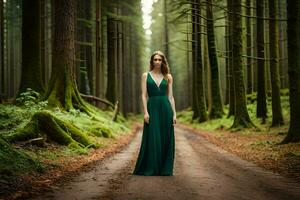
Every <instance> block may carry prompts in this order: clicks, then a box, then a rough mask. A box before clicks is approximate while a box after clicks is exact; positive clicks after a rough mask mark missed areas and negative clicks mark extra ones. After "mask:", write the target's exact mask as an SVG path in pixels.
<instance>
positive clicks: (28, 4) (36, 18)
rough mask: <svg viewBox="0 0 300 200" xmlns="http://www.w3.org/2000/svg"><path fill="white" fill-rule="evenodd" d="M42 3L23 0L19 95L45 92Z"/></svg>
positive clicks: (33, 0)
mask: <svg viewBox="0 0 300 200" xmlns="http://www.w3.org/2000/svg"><path fill="white" fill-rule="evenodd" d="M40 7H41V6H40V1H35V0H23V24H22V75H21V83H20V87H19V93H22V92H24V91H26V88H31V89H33V90H35V91H37V92H44V84H43V81H42V73H41V29H40V17H41V8H40Z"/></svg>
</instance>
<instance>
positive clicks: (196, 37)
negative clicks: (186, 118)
mask: <svg viewBox="0 0 300 200" xmlns="http://www.w3.org/2000/svg"><path fill="white" fill-rule="evenodd" d="M200 15H201V7H200V0H194V1H193V2H192V23H193V24H192V26H193V27H192V29H193V31H192V34H193V39H192V40H193V41H192V51H193V54H192V57H193V58H192V60H193V111H194V114H193V119H196V118H197V119H198V122H203V121H206V120H207V113H206V106H205V98H204V90H203V64H202V52H201V20H200Z"/></svg>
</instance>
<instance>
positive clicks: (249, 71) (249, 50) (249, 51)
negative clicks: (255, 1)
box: [246, 0, 253, 94]
mask: <svg viewBox="0 0 300 200" xmlns="http://www.w3.org/2000/svg"><path fill="white" fill-rule="evenodd" d="M246 6H247V11H246V14H247V15H248V16H251V15H252V12H251V0H246ZM246 20H247V21H246V27H247V56H252V49H253V48H252V28H251V20H252V19H251V18H247V19H246ZM252 63H253V61H252V59H251V58H247V94H251V93H252V92H253V64H252Z"/></svg>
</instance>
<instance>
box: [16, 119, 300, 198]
mask: <svg viewBox="0 0 300 200" xmlns="http://www.w3.org/2000/svg"><path fill="white" fill-rule="evenodd" d="M136 133H137V134H136ZM238 135H239V134H237V132H234V133H230V132H228V133H227V132H226V131H220V132H219V133H217V132H209V131H201V130H196V129H193V128H191V126H186V125H182V124H178V125H176V129H175V139H176V142H175V147H176V150H175V151H176V154H175V163H174V176H170V177H168V176H133V175H132V174H131V173H132V171H133V169H134V165H135V161H136V158H137V155H138V150H139V147H140V142H141V136H142V132H141V129H139V131H138V132H134V131H133V134H131V135H128V136H127V137H126V138H125V139H122V140H121V141H123V142H121V141H119V142H121V143H123V145H121V146H122V147H121V148H115V149H119V150H118V151H116V150H112V151H110V152H111V154H106V155H108V156H103V155H101V154H100V156H99V155H98V154H94V155H93V154H89V156H84V157H82V158H76V160H77V162H78V163H85V164H78V165H77V164H76V165H77V167H75V170H70V168H71V169H72V168H74V166H73V165H74V164H75V163H77V162H76V161H74V160H73V161H72V162H69V164H66V165H65V166H64V167H62V168H60V169H57V170H58V171H57V173H53V175H52V176H54V178H53V177H51V172H50V173H49V174H48V173H47V174H48V175H45V176H44V178H39V179H36V180H31V181H32V182H30V181H29V182H27V183H30V184H31V185H30V186H28V187H27V194H25V193H24V191H23V193H15V194H17V195H16V196H14V198H15V199H17V196H18V197H19V198H22V199H24V198H25V197H26V196H27V197H28V196H31V199H122V200H123V199H172V200H173V199H289V200H291V199H299V198H300V181H299V177H298V176H297V175H299V171H297V170H298V169H299V168H296V170H294V171H293V170H292V171H290V172H289V173H288V174H285V173H281V174H282V175H280V174H278V173H275V172H272V171H270V170H266V169H263V168H262V167H260V166H258V165H259V163H261V162H262V161H261V160H260V159H261V158H262V157H260V156H252V157H253V158H252V157H251V156H250V158H251V159H250V161H251V162H249V161H246V160H244V159H245V158H246V159H248V160H249V157H247V156H246V155H248V154H250V155H251V154H259V153H257V152H248V151H249V150H248V149H249V148H248V147H247V145H245V144H248V143H249V140H246V139H243V138H242V137H243V136H238ZM240 135H242V134H240ZM261 135H263V134H261ZM222 136H226V137H222ZM224 138H228V139H224ZM241 138H242V139H241ZM256 139H257V138H256ZM265 139H266V138H265ZM268 139H269V138H268ZM252 140H254V141H255V139H253V138H252ZM259 141H265V140H262V138H259ZM250 143H252V142H250ZM126 144H128V145H127V146H126V147H125V145H126ZM115 145H117V146H119V145H118V144H117V143H116V144H115ZM250 146H251V145H250ZM295 148H296V149H293V151H295V152H296V151H298V150H299V149H298V148H297V146H296V147H295ZM254 149H258V148H254ZM261 150H262V151H264V149H261ZM113 152H114V153H113ZM241 152H243V153H241ZM298 152H299V151H298ZM237 155H238V156H237ZM241 158H243V159H241ZM293 158H294V159H292V160H293V162H294V161H295V160H297V159H295V157H293ZM296 158H297V157H296ZM91 160H93V161H92V162H90V164H88V165H86V164H87V163H88V162H89V161H91ZM97 160H99V161H97ZM262 160H264V163H265V164H264V165H263V166H264V167H266V168H269V167H268V166H274V165H276V164H274V162H271V163H269V162H270V159H262ZM85 161H88V162H85ZM298 161H299V160H298ZM255 163H256V164H255ZM292 164H294V166H297V165H298V164H299V163H298V162H296V161H295V163H292ZM83 166H85V167H83ZM298 167H299V165H298ZM275 168H276V169H277V168H280V167H275ZM270 169H271V168H270ZM71 171H72V172H71ZM275 171H278V170H275ZM279 171H280V170H279ZM292 173H294V175H295V176H294V177H293V178H291V177H290V178H289V177H286V175H287V176H292V175H293V174H292ZM56 174H59V175H58V176H57V175H56ZM296 176H297V177H296ZM26 181H28V180H26ZM42 188H43V190H42Z"/></svg>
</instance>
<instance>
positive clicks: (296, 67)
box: [282, 0, 300, 143]
mask: <svg viewBox="0 0 300 200" xmlns="http://www.w3.org/2000/svg"><path fill="white" fill-rule="evenodd" d="M287 13H288V23H287V24H288V28H287V34H288V55H289V61H288V62H289V90H290V118H291V121H290V127H289V130H288V134H287V136H286V137H285V138H284V140H283V141H282V143H289V142H299V141H300V123H299V121H300V63H299V59H300V1H295V0H288V1H287Z"/></svg>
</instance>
